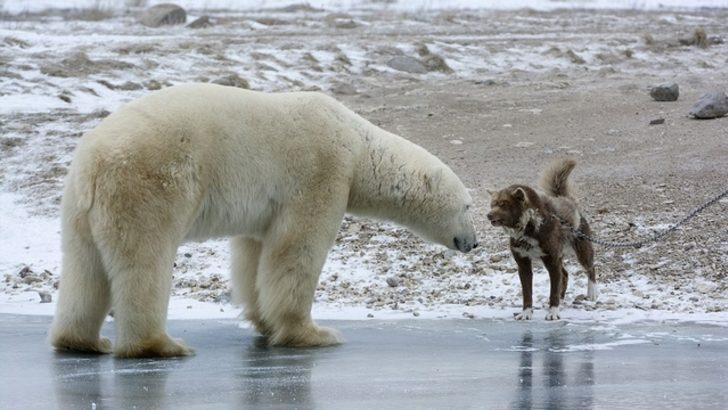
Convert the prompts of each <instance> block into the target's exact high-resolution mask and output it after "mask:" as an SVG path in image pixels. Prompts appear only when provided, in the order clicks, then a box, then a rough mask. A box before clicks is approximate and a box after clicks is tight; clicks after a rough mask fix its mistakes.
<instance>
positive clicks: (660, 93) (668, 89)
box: [650, 83, 680, 101]
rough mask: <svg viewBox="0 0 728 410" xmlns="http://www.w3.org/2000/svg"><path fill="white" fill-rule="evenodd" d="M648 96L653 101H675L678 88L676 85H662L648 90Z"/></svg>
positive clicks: (678, 93)
mask: <svg viewBox="0 0 728 410" xmlns="http://www.w3.org/2000/svg"><path fill="white" fill-rule="evenodd" d="M650 96H651V97H652V98H653V99H654V100H655V101H677V97H678V96H680V88H679V87H678V85H677V83H663V84H660V85H656V86H654V87H652V88H650Z"/></svg>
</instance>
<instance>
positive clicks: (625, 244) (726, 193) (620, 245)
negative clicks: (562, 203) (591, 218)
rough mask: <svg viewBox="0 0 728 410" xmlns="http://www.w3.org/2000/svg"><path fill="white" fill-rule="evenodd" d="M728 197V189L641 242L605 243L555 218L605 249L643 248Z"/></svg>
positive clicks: (575, 232) (579, 235)
mask: <svg viewBox="0 0 728 410" xmlns="http://www.w3.org/2000/svg"><path fill="white" fill-rule="evenodd" d="M726 196H728V189H726V190H725V191H723V192H722V193H721V194H719V195H717V196H715V197H713V198H712V199H711V200H710V201H708V202H706V203H704V204H702V205H700V206H699V207H697V208H695V209H694V210H693V211H692V212H690V213H689V214H687V216H685V217H684V218H683V219H681V220H680V221H678V222H677V223H676V224H675V225H673V226H671V227H670V228H668V229H666V230H664V231H662V232H658V233H656V234H653V235H652V236H649V237H647V238H645V239H642V240H639V241H634V242H611V241H604V240H601V239H597V238H594V237H592V236H589V235H587V234H585V233H583V232H581V231H580V230H578V229H576V228H575V227H573V226H572V225H571V224H569V223H568V222H566V220H564V219H563V218H560V217H557V216H555V218H557V219H559V221H560V222H561V224H562V225H564V227H565V228H568V229H569V230H570V231H571V233H573V234H574V236H576V237H577V238H580V239H586V240H587V241H589V242H592V243H595V244H597V245H601V246H604V247H605V248H641V247H642V246H644V245H647V244H649V243H653V242H657V241H659V240H660V239H662V238H664V237H665V236H667V235H669V234H670V233H672V232H675V230H677V229H678V228H679V227H680V226H682V225H684V224H685V223H686V222H688V221H689V220H691V219H693V218H695V216H697V215H698V214H699V213H701V212H703V211H704V210H705V209H707V208H709V207H711V206H713V205H715V204H717V203H718V201H720V200H721V199H723V198H724V197H726Z"/></svg>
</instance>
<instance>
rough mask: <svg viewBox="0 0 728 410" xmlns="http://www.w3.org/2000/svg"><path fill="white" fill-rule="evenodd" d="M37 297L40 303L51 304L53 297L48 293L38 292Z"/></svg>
mask: <svg viewBox="0 0 728 410" xmlns="http://www.w3.org/2000/svg"><path fill="white" fill-rule="evenodd" d="M38 296H40V303H51V302H52V301H53V296H51V294H50V293H48V292H45V291H42V290H39V291H38Z"/></svg>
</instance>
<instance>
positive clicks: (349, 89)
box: [331, 83, 357, 95]
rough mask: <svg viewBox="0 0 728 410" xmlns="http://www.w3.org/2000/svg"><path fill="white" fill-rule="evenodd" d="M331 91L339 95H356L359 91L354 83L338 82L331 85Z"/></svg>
mask: <svg viewBox="0 0 728 410" xmlns="http://www.w3.org/2000/svg"><path fill="white" fill-rule="evenodd" d="M331 92H332V93H334V94H339V95H356V94H357V91H356V88H354V86H353V85H351V84H349V83H338V84H335V85H334V86H333V87H331Z"/></svg>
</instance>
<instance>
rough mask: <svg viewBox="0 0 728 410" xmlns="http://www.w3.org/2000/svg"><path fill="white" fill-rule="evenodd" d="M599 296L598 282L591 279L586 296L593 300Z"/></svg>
mask: <svg viewBox="0 0 728 410" xmlns="http://www.w3.org/2000/svg"><path fill="white" fill-rule="evenodd" d="M598 297H599V290H598V289H597V283H596V282H592V281H589V285H587V289H586V298H587V299H589V300H590V301H591V302H596V301H597V298H598Z"/></svg>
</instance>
